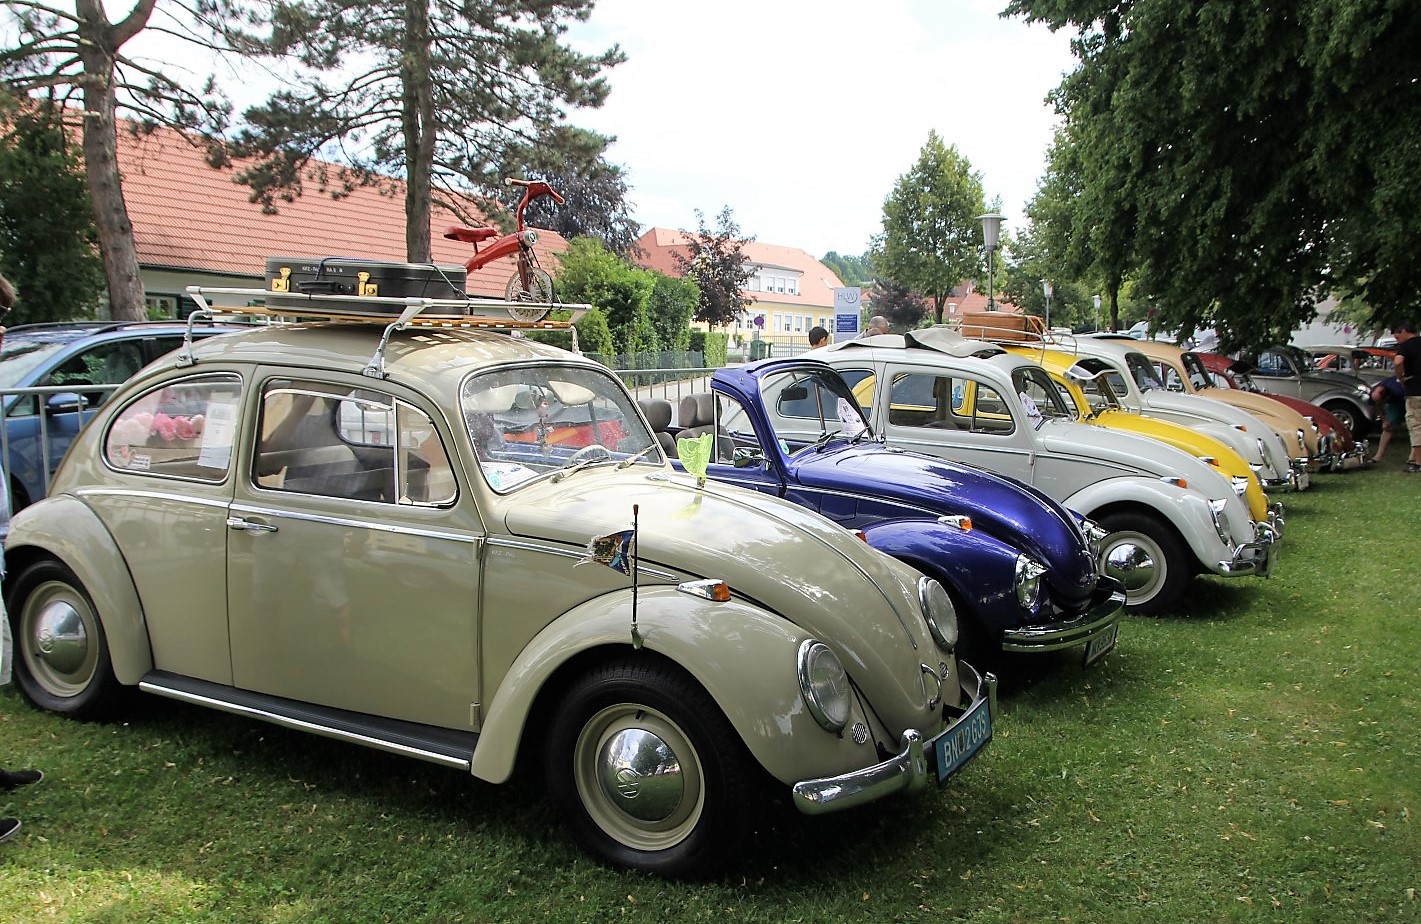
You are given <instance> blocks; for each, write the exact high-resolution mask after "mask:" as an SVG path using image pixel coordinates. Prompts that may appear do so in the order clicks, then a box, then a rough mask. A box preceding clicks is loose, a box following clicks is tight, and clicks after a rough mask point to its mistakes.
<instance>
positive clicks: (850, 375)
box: [839, 369, 874, 417]
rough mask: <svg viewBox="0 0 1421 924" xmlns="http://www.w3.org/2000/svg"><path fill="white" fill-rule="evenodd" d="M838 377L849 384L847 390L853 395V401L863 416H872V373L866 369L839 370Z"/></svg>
mask: <svg viewBox="0 0 1421 924" xmlns="http://www.w3.org/2000/svg"><path fill="white" fill-rule="evenodd" d="M839 376H840V378H842V379H843V380H844V381H845V382H847V383H848V384H849V390H850V391H852V392H853V393H854V401H856V402H858V406H859V407H861V408H863V416H865V417H870V416H872V414H873V386H874V374H873V372H871V371H870V370H868V369H840V370H839Z"/></svg>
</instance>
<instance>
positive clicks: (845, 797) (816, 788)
mask: <svg viewBox="0 0 1421 924" xmlns="http://www.w3.org/2000/svg"><path fill="white" fill-rule="evenodd" d="M957 679H958V684H959V685H960V686H961V687H962V692H963V693H964V694H966V695H967V698H968V702H966V703H964V704H963V705H962V706H961V707H960V709H959V711H960V712H961V713H963V714H964V715H965V714H966V713H968V712H969V711H970V710H971V709H972V707H973V706H975V705H977V703H979V702H981V701H982V700H983V699H984V698H985V699H986V700H987V709H988V711H989V713H990V715H992V716H993V717H995V715H996V712H997V677H996V675H995V674H992V673H991V672H988V673H986V674H978V673H977V670H976V668H974V667H973V666H972V665H970V664H968V663H967V662H966V661H958V662H957ZM960 719H961V717H960V716H959V718H958V719H954V720H953V721H952V722H951V723H949V724H948V725H947V727H946V728H944V729H942V730H941V731H940V732H938V734H943V733H945V732H947V731H949V730H951V729H952V728H953V727H954V726H955V725H956V724H957V723H958V721H960ZM899 746H900V748H901V750H899V752H898V754H897V755H896V756H894V757H890V758H889V759H888V760H885V761H883V762H882V763H878V764H874V765H873V766H871V767H864V768H863V769H861V770H854V771H853V772H851V773H844V774H840V775H839V776H831V777H825V778H823V779H818V780H804V781H803V782H800V783H795V784H794V786H793V787H792V792H793V795H794V805H795V808H797V809H799V810H800V811H801V812H803V813H804V814H806V815H824V814H827V813H829V812H837V811H840V810H842V809H846V808H853V807H854V806H857V805H863V804H865V803H868V802H875V801H877V800H879V799H882V798H883V797H885V796H890V795H892V794H894V793H897V792H909V791H911V790H915V789H921V788H922V787H923V786H924V785H925V784H926V783H927V781H928V780H929V779H931V778H932V776H933V767H932V765H931V757H932V751H931V749H930V746H929V739H927V738H924V737H923V733H922V732H920V731H918V730H917V729H916V728H909V729H907V730H906V731H904V732H903V734H902V735H901V736H900V737H899ZM978 753H979V754H980V753H981V752H980V751H979V752H978Z"/></svg>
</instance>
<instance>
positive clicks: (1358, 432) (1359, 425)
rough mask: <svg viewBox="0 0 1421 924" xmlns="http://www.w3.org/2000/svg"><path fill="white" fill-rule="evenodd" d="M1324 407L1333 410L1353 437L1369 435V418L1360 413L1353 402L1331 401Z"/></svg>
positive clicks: (1356, 438)
mask: <svg viewBox="0 0 1421 924" xmlns="http://www.w3.org/2000/svg"><path fill="white" fill-rule="evenodd" d="M1322 407H1323V410H1326V411H1331V412H1332V414H1333V416H1334V417H1336V418H1337V419H1338V420H1339V421H1341V422H1342V426H1344V427H1346V428H1347V432H1348V433H1350V434H1352V439H1354V440H1359V439H1361V438H1362V437H1364V436H1366V435H1367V418H1366V417H1364V416H1363V415H1361V414H1359V413H1358V412H1357V409H1356V408H1355V407H1353V406H1352V405H1351V404H1348V403H1347V402H1346V401H1331V402H1328V403H1327V404H1324V405H1323V406H1322Z"/></svg>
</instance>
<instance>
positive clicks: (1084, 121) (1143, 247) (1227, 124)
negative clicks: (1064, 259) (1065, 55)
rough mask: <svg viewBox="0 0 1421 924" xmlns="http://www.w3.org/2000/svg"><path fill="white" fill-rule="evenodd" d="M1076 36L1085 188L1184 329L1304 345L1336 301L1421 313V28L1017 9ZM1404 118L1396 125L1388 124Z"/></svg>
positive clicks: (1074, 111)
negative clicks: (1419, 308)
mask: <svg viewBox="0 0 1421 924" xmlns="http://www.w3.org/2000/svg"><path fill="white" fill-rule="evenodd" d="M1007 12H1008V14H1019V15H1023V16H1025V17H1026V18H1027V19H1028V20H1030V21H1036V22H1042V23H1045V24H1046V25H1048V26H1049V27H1051V28H1053V29H1055V28H1073V29H1075V30H1077V31H1078V32H1079V38H1078V39H1077V40H1076V41H1075V43H1074V48H1075V51H1076V54H1077V57H1078V58H1079V60H1080V67H1079V68H1078V69H1077V71H1076V72H1074V73H1073V74H1071V75H1069V76H1068V77H1067V78H1066V80H1065V81H1064V82H1063V84H1062V88H1061V92H1060V94H1059V96H1058V104H1059V106H1060V107H1061V109H1062V111H1063V113H1064V115H1065V119H1066V130H1067V132H1068V134H1069V135H1070V137H1071V140H1072V142H1073V143H1074V144H1075V145H1076V146H1077V152H1076V153H1077V155H1078V156H1079V158H1080V163H1079V166H1080V170H1081V176H1080V179H1081V181H1082V187H1083V188H1084V189H1087V190H1093V191H1094V194H1096V195H1098V196H1101V197H1102V198H1104V197H1105V196H1106V194H1108V196H1109V198H1110V201H1109V202H1107V203H1104V209H1105V210H1104V211H1102V210H1097V209H1090V210H1088V212H1087V214H1089V215H1091V216H1094V217H1095V218H1097V219H1099V218H1101V217H1102V216H1104V215H1107V214H1108V215H1109V216H1110V221H1109V222H1108V223H1109V224H1110V225H1111V228H1110V229H1109V231H1108V232H1107V233H1109V234H1119V235H1122V237H1121V238H1119V239H1120V240H1129V241H1130V242H1131V246H1133V248H1134V250H1135V259H1134V260H1133V261H1131V262H1132V263H1133V264H1134V268H1135V270H1136V271H1137V273H1138V279H1137V281H1138V285H1139V288H1140V291H1141V292H1142V293H1144V294H1145V295H1147V296H1149V297H1153V298H1154V299H1155V300H1156V303H1157V304H1158V305H1159V313H1158V318H1157V320H1158V321H1159V323H1160V326H1161V327H1164V328H1170V329H1173V328H1185V329H1191V330H1192V329H1194V328H1196V327H1200V326H1205V325H1206V324H1209V323H1212V322H1214V321H1218V322H1220V323H1221V327H1222V331H1223V335H1224V346H1225V347H1234V348H1237V347H1243V346H1259V345H1263V344H1265V343H1266V342H1268V341H1272V340H1277V339H1279V338H1284V337H1287V336H1288V335H1289V334H1290V333H1291V331H1292V330H1293V329H1294V328H1295V327H1296V326H1297V325H1298V324H1299V323H1300V322H1303V321H1306V320H1309V319H1311V318H1312V317H1313V315H1314V313H1315V310H1316V303H1317V301H1318V299H1319V297H1320V296H1322V295H1324V294H1327V293H1338V294H1342V293H1345V292H1349V291H1350V292H1354V293H1356V294H1357V295H1359V296H1360V297H1362V298H1363V299H1365V301H1366V302H1367V303H1369V304H1371V305H1373V306H1376V310H1377V311H1379V312H1381V313H1382V314H1383V315H1389V316H1390V317H1397V316H1400V315H1404V314H1408V313H1410V311H1411V310H1412V308H1413V306H1414V305H1415V304H1416V303H1417V302H1418V301H1421V261H1417V260H1415V258H1414V242H1415V241H1416V240H1417V239H1421V185H1418V184H1417V183H1416V182H1415V177H1416V176H1417V175H1418V174H1419V173H1421V146H1418V145H1417V144H1416V142H1415V139H1416V138H1417V137H1418V136H1421V91H1418V86H1421V84H1418V74H1417V68H1416V64H1415V61H1416V55H1415V49H1416V48H1417V47H1421V14H1418V10H1417V8H1416V6H1415V5H1414V4H1408V3H1397V2H1392V0H1299V2H1296V3H1286V4H1276V3H1265V2H1262V0H1241V2H1238V3H1229V4H1222V3H1209V2H1204V0H1161V2H1151V3H1138V2H1133V0H1109V2H1107V0H1012V2H1011V3H1010V4H1009V5H1008V8H1007ZM1379 112H1384V113H1386V117H1385V118H1378V117H1377V115H1376V114H1377V113H1379Z"/></svg>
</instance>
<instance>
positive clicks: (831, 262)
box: [819, 250, 873, 287]
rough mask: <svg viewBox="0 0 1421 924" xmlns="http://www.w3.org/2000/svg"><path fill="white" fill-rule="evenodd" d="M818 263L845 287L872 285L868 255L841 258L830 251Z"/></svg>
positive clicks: (871, 266)
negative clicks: (831, 271)
mask: <svg viewBox="0 0 1421 924" xmlns="http://www.w3.org/2000/svg"><path fill="white" fill-rule="evenodd" d="M819 262H820V263H823V264H824V265H825V266H827V267H829V269H831V270H833V271H834V275H835V276H838V277H839V281H840V282H842V283H843V284H844V285H846V286H863V287H866V286H871V285H873V260H872V258H871V257H870V256H869V255H868V254H864V255H863V256H859V257H854V256H849V255H848V254H844V255H842V256H841V255H840V254H839V252H838V251H835V250H831V251H829V252H828V253H826V254H825V255H824V256H823V257H821V258H820V259H819Z"/></svg>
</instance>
